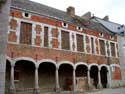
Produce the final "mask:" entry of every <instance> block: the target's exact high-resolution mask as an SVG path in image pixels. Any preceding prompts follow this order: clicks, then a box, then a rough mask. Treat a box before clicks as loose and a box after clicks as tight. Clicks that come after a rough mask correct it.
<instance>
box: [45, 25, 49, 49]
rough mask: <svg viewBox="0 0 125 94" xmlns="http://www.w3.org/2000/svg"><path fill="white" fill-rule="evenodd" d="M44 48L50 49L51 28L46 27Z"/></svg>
mask: <svg viewBox="0 0 125 94" xmlns="http://www.w3.org/2000/svg"><path fill="white" fill-rule="evenodd" d="M44 47H49V28H48V27H47V26H45V27H44Z"/></svg>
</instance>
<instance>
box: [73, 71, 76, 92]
mask: <svg viewBox="0 0 125 94" xmlns="http://www.w3.org/2000/svg"><path fill="white" fill-rule="evenodd" d="M73 94H76V72H75V69H73Z"/></svg>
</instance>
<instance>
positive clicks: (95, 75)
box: [89, 63, 99, 88]
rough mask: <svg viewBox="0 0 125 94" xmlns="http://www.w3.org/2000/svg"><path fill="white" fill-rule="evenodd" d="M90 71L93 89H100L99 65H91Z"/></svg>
mask: <svg viewBox="0 0 125 94" xmlns="http://www.w3.org/2000/svg"><path fill="white" fill-rule="evenodd" d="M89 70H90V78H91V85H92V88H98V80H99V79H98V71H99V65H98V64H96V63H92V64H90V65H89Z"/></svg>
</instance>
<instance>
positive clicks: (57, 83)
mask: <svg viewBox="0 0 125 94" xmlns="http://www.w3.org/2000/svg"><path fill="white" fill-rule="evenodd" d="M55 74H56V75H55V77H56V92H58V91H59V88H60V85H59V69H58V68H56V73H55Z"/></svg>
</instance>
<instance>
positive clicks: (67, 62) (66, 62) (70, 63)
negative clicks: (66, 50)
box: [57, 61, 74, 69]
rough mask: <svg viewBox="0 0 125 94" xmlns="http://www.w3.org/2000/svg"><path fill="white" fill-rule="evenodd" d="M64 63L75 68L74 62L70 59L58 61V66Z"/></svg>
mask: <svg viewBox="0 0 125 94" xmlns="http://www.w3.org/2000/svg"><path fill="white" fill-rule="evenodd" d="M62 64H69V65H71V66H72V68H73V69H74V64H73V63H72V62H70V61H60V62H58V64H57V67H58V68H59V67H60V66H61V65H62Z"/></svg>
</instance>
